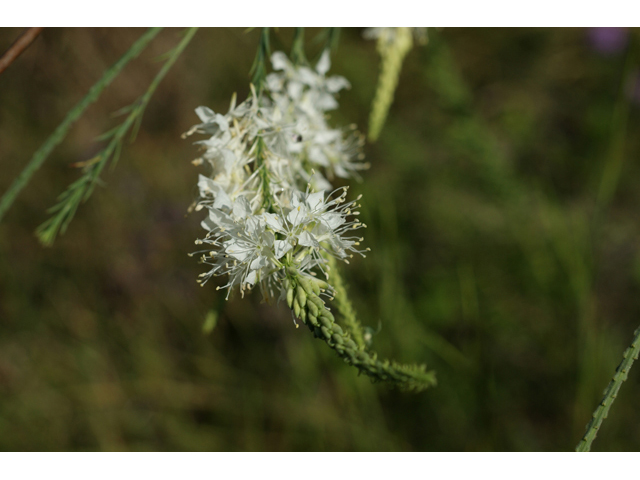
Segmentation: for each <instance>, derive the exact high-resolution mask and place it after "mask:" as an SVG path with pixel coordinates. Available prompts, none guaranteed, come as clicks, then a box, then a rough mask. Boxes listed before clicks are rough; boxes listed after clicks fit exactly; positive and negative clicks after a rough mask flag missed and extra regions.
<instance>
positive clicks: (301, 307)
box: [286, 267, 436, 392]
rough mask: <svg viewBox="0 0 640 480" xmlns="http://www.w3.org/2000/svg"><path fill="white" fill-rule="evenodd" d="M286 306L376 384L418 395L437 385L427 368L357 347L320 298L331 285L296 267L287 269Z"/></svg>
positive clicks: (318, 336) (316, 334)
mask: <svg viewBox="0 0 640 480" xmlns="http://www.w3.org/2000/svg"><path fill="white" fill-rule="evenodd" d="M286 281H287V304H288V305H289V307H290V308H291V309H292V310H293V313H294V314H295V315H296V317H298V318H300V319H301V320H302V322H303V323H304V324H305V325H307V327H309V330H311V331H312V332H313V335H314V336H315V337H316V338H319V339H321V340H324V341H325V342H326V344H327V345H329V347H331V348H332V349H333V350H334V351H335V352H336V353H337V354H338V356H339V357H340V358H342V359H343V360H344V361H345V362H346V363H348V364H349V365H353V366H354V367H356V368H357V369H358V370H359V371H360V373H364V374H365V375H367V376H369V377H370V378H371V379H372V380H374V381H385V382H393V383H394V384H396V385H397V386H398V387H400V388H401V389H404V390H412V391H415V392H419V391H422V390H425V389H426V388H429V387H432V386H434V385H436V376H435V372H433V371H427V369H426V366H425V365H402V364H399V363H397V362H390V361H389V360H384V361H380V360H378V355H377V354H376V353H374V352H368V351H366V350H364V349H360V348H358V345H356V343H355V342H354V340H353V339H352V338H351V335H350V334H349V333H345V332H343V331H342V328H341V327H340V325H338V324H337V323H336V322H335V318H334V316H333V314H332V313H331V312H330V311H329V309H328V308H327V307H326V305H325V303H324V301H323V300H322V299H321V298H320V292H321V291H322V289H327V288H329V286H328V285H327V284H326V283H325V282H323V281H321V280H318V279H316V278H314V277H306V276H303V275H301V274H300V273H299V272H298V271H297V270H296V269H295V268H292V267H289V268H287V280H286Z"/></svg>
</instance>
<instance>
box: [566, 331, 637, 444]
mask: <svg viewBox="0 0 640 480" xmlns="http://www.w3.org/2000/svg"><path fill="white" fill-rule="evenodd" d="M639 354H640V328H638V329H637V330H636V331H635V332H634V338H633V342H632V343H631V346H630V347H629V348H627V349H626V350H625V352H624V353H623V354H622V362H620V365H618V368H616V373H615V374H614V376H613V379H612V380H611V382H609V385H608V386H607V388H606V389H605V391H604V397H602V400H601V401H600V404H599V405H598V407H597V408H596V410H595V412H593V416H592V418H591V421H590V422H589V425H587V431H586V432H585V434H584V436H583V437H582V440H580V443H579V444H578V446H577V447H576V452H588V451H589V450H591V444H592V443H593V441H594V440H595V438H596V435H597V434H598V430H599V429H600V426H601V425H602V422H603V421H604V419H605V418H607V415H609V409H610V408H611V405H612V404H613V401H614V400H615V399H616V397H617V395H618V391H619V390H620V387H621V386H622V383H623V382H624V381H625V380H626V379H627V377H628V375H629V370H630V369H631V366H632V365H633V362H634V361H635V360H638V355H639Z"/></svg>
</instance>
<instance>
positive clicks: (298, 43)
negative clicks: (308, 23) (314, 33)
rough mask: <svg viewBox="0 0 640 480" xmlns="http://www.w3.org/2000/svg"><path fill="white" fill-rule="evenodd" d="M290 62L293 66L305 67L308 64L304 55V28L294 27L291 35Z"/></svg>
mask: <svg viewBox="0 0 640 480" xmlns="http://www.w3.org/2000/svg"><path fill="white" fill-rule="evenodd" d="M291 61H292V62H293V64H294V65H306V64H307V63H309V62H307V57H306V56H305V54H304V27H296V28H295V31H294V33H293V44H292V46H291Z"/></svg>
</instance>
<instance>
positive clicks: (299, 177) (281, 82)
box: [185, 51, 368, 300]
mask: <svg viewBox="0 0 640 480" xmlns="http://www.w3.org/2000/svg"><path fill="white" fill-rule="evenodd" d="M271 62H272V65H273V68H274V70H275V72H274V73H271V74H269V75H268V76H267V77H266V79H265V82H264V89H263V91H262V92H261V93H260V94H258V93H257V92H256V90H255V88H254V87H253V86H252V88H251V95H250V97H249V98H248V99H247V100H245V101H244V102H242V103H241V104H239V105H236V98H235V95H234V97H233V98H232V101H231V106H230V108H229V111H228V112H227V114H225V115H223V114H220V113H216V112H213V111H212V110H211V109H209V108H207V107H198V108H197V109H196V114H197V115H198V117H199V118H200V120H201V122H202V123H200V124H198V125H195V126H194V127H192V128H191V129H190V130H189V131H188V132H187V133H186V134H185V136H187V135H191V134H193V133H198V134H203V135H207V137H208V138H206V139H204V140H200V141H197V142H196V144H198V145H200V146H201V148H202V149H203V154H202V155H201V156H200V158H198V159H196V160H195V161H194V163H195V164H196V165H201V164H205V163H206V164H208V165H209V166H210V168H211V173H210V175H209V176H205V175H200V176H199V180H198V188H199V193H200V195H199V199H198V201H197V202H196V206H195V209H196V210H202V209H206V210H207V212H208V216H207V218H206V219H205V220H203V221H202V224H201V225H202V227H203V228H204V229H205V230H206V232H207V233H206V235H205V236H204V238H202V239H198V240H197V241H196V244H198V245H203V248H204V249H203V250H201V251H199V252H196V253H197V254H198V255H199V256H200V259H201V262H202V263H204V264H206V265H209V266H210V267H211V268H210V270H208V271H207V272H204V273H202V274H201V275H200V277H201V278H200V279H199V280H198V281H199V282H200V284H201V285H204V284H205V283H206V282H207V281H208V280H209V279H211V278H212V277H213V276H221V275H227V276H228V280H227V283H226V284H224V285H223V286H220V287H218V289H227V290H228V291H227V298H229V295H230V294H231V292H232V291H233V290H234V289H235V287H238V288H239V290H240V293H241V294H242V295H244V293H245V292H246V291H247V290H251V289H252V288H254V287H255V286H259V287H260V289H261V291H262V294H263V298H265V299H266V300H270V299H274V298H278V299H282V298H285V297H286V295H287V290H288V281H287V278H288V276H289V275H290V273H291V272H292V269H293V271H295V273H296V275H299V276H302V278H306V279H307V281H310V282H313V283H314V284H315V285H317V286H318V287H319V288H321V289H322V291H324V292H325V294H327V295H330V294H331V293H332V287H331V286H330V285H329V283H327V282H326V281H325V280H328V279H329V266H328V261H327V258H326V257H327V255H331V256H333V257H335V258H336V259H339V260H343V261H345V262H347V263H348V261H349V258H351V257H352V256H353V255H354V254H359V255H362V256H364V255H365V251H366V250H368V249H363V248H361V247H360V242H361V241H362V240H363V239H362V238H361V237H358V236H354V235H353V233H354V231H355V230H358V229H360V228H363V227H365V225H364V224H363V223H361V222H360V221H359V220H358V218H357V215H358V214H359V212H358V211H357V208H358V207H359V205H357V201H358V200H359V199H360V197H358V199H356V200H355V201H350V202H348V201H347V199H346V197H347V187H340V188H337V189H334V188H333V187H332V185H331V181H332V180H333V179H335V177H339V178H349V177H357V172H358V171H359V170H362V169H365V168H367V166H368V165H367V164H364V163H362V162H361V160H362V158H363V156H362V151H361V150H362V145H363V143H364V139H363V137H362V136H361V135H359V134H358V133H356V132H355V131H354V128H353V127H349V128H347V129H334V128H331V127H330V126H329V124H328V122H327V113H326V112H328V111H330V110H333V109H335V108H337V107H338V102H337V95H338V93H339V92H340V90H342V89H344V88H349V82H348V81H347V80H346V79H345V78H343V77H339V76H330V77H327V76H326V73H327V72H328V70H329V67H330V60H329V52H328V51H325V52H324V53H323V54H322V56H321V58H320V60H319V61H318V63H317V65H316V66H315V68H314V69H312V68H310V67H307V66H297V65H294V64H293V63H292V62H291V61H289V59H288V58H287V56H286V55H285V54H283V53H282V52H276V53H274V54H273V55H272V57H271ZM192 255H193V254H192ZM319 275H320V276H321V277H324V279H325V280H321V279H320V278H319V277H318V276H319Z"/></svg>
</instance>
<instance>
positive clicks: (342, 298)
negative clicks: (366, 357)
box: [325, 255, 367, 350]
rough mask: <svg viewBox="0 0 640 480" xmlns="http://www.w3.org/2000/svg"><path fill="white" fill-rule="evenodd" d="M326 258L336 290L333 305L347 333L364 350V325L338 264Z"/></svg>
mask: <svg viewBox="0 0 640 480" xmlns="http://www.w3.org/2000/svg"><path fill="white" fill-rule="evenodd" d="M325 258H326V259H327V261H328V265H329V268H330V270H329V275H330V276H331V286H332V287H333V290H334V295H333V304H334V305H335V306H336V308H337V309H338V311H339V312H340V315H341V316H342V322H343V324H344V326H345V328H346V329H347V332H348V333H349V334H350V335H351V338H353V341H354V342H356V345H358V348H359V349H360V350H363V349H364V348H366V346H367V344H366V342H365V340H364V332H363V330H362V325H361V324H360V322H359V321H358V319H357V318H356V312H355V309H354V308H353V305H352V304H351V300H349V296H348V295H347V289H346V287H345V284H344V281H343V280H342V276H341V275H340V271H339V269H338V262H337V261H336V259H335V258H334V257H332V256H331V255H326V256H325Z"/></svg>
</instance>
